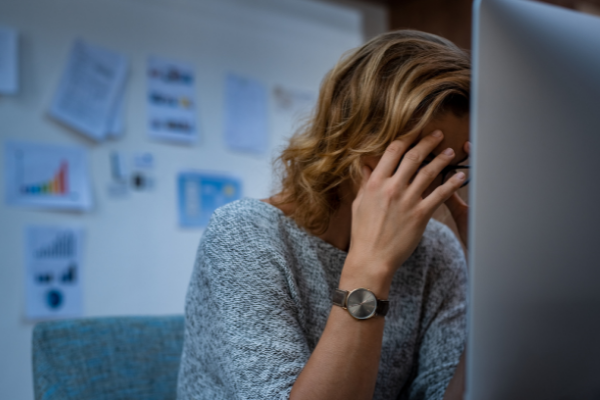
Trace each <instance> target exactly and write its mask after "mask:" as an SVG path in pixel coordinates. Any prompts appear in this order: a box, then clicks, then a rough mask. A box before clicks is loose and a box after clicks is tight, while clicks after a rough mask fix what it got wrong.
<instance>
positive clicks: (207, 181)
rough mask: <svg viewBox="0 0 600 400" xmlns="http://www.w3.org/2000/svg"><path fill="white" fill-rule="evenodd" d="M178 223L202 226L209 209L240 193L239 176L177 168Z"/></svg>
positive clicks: (207, 219) (210, 211)
mask: <svg viewBox="0 0 600 400" xmlns="http://www.w3.org/2000/svg"><path fill="white" fill-rule="evenodd" d="M177 191H178V197H179V199H178V204H179V224H180V226H182V227H186V228H205V227H206V226H207V225H208V221H209V220H210V217H211V215H212V213H213V212H214V211H215V210H216V209H217V208H219V207H221V206H224V205H225V204H227V203H230V202H232V201H235V200H238V199H240V198H241V197H242V182H241V180H240V179H238V178H236V177H233V176H230V175H226V174H216V173H208V172H196V171H187V172H181V173H180V174H179V176H178V178H177Z"/></svg>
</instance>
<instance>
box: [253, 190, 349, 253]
mask: <svg viewBox="0 0 600 400" xmlns="http://www.w3.org/2000/svg"><path fill="white" fill-rule="evenodd" d="M277 197H278V195H275V196H273V197H271V198H268V199H263V200H262V201H264V202H265V203H269V204H271V205H273V206H275V207H277V208H279V209H280V210H281V211H282V212H283V213H284V214H285V215H291V214H292V213H293V211H294V209H295V205H294V204H289V203H288V204H283V205H277V202H276V201H274V200H275V199H276V198H277ZM354 197H355V194H354V192H353V190H352V187H351V185H350V184H349V183H347V182H345V183H342V184H341V185H340V206H339V208H338V209H337V211H336V212H335V213H334V214H333V215H332V216H331V218H330V219H329V225H328V226H327V230H326V231H325V233H323V234H321V235H317V236H318V237H319V238H321V239H323V240H324V241H326V242H327V243H329V244H330V245H332V246H334V247H337V248H338V249H340V250H343V251H348V249H349V248H350V233H351V231H352V202H353V201H354ZM272 199H273V201H272Z"/></svg>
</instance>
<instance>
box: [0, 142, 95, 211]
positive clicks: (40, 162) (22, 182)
mask: <svg viewBox="0 0 600 400" xmlns="http://www.w3.org/2000/svg"><path fill="white" fill-rule="evenodd" d="M4 163H5V165H4V182H5V185H6V186H5V193H6V201H7V203H8V204H9V205H15V206H29V207H37V208H47V209H65V210H79V211H81V210H89V209H90V208H91V207H92V195H91V183H90V172H89V165H88V157H87V150H86V149H85V148H82V147H78V146H61V145H53V144H42V143H29V142H17V141H9V142H7V143H6V144H5V153H4Z"/></svg>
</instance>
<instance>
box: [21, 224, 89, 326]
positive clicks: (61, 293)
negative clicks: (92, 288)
mask: <svg viewBox="0 0 600 400" xmlns="http://www.w3.org/2000/svg"><path fill="white" fill-rule="evenodd" d="M82 238H83V230H82V229H81V228H75V227H69V226H45V225H32V226H29V227H27V229H26V230H25V293H26V307H25V315H26V317H27V319H31V320H39V319H51V318H71V317H78V316H81V315H82V314H83V301H82V300H83V293H82V287H81V272H82V268H81V260H82V256H81V252H82Z"/></svg>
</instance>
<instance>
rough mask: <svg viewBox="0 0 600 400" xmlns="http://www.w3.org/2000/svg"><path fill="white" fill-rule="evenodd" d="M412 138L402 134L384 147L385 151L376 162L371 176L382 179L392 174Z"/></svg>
mask: <svg viewBox="0 0 600 400" xmlns="http://www.w3.org/2000/svg"><path fill="white" fill-rule="evenodd" d="M413 140H414V138H412V137H411V138H409V137H406V136H403V137H401V138H399V139H397V140H394V141H393V142H392V143H390V145H389V146H388V147H387V149H385V153H383V156H381V160H379V163H378V164H377V167H375V169H374V170H373V173H372V176H373V178H375V179H378V180H383V179H386V178H389V177H390V176H392V175H393V174H394V171H395V170H396V168H397V167H398V163H399V162H400V159H401V158H402V156H403V155H404V153H405V152H406V150H408V148H409V147H410V145H411V144H412V141H413Z"/></svg>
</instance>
